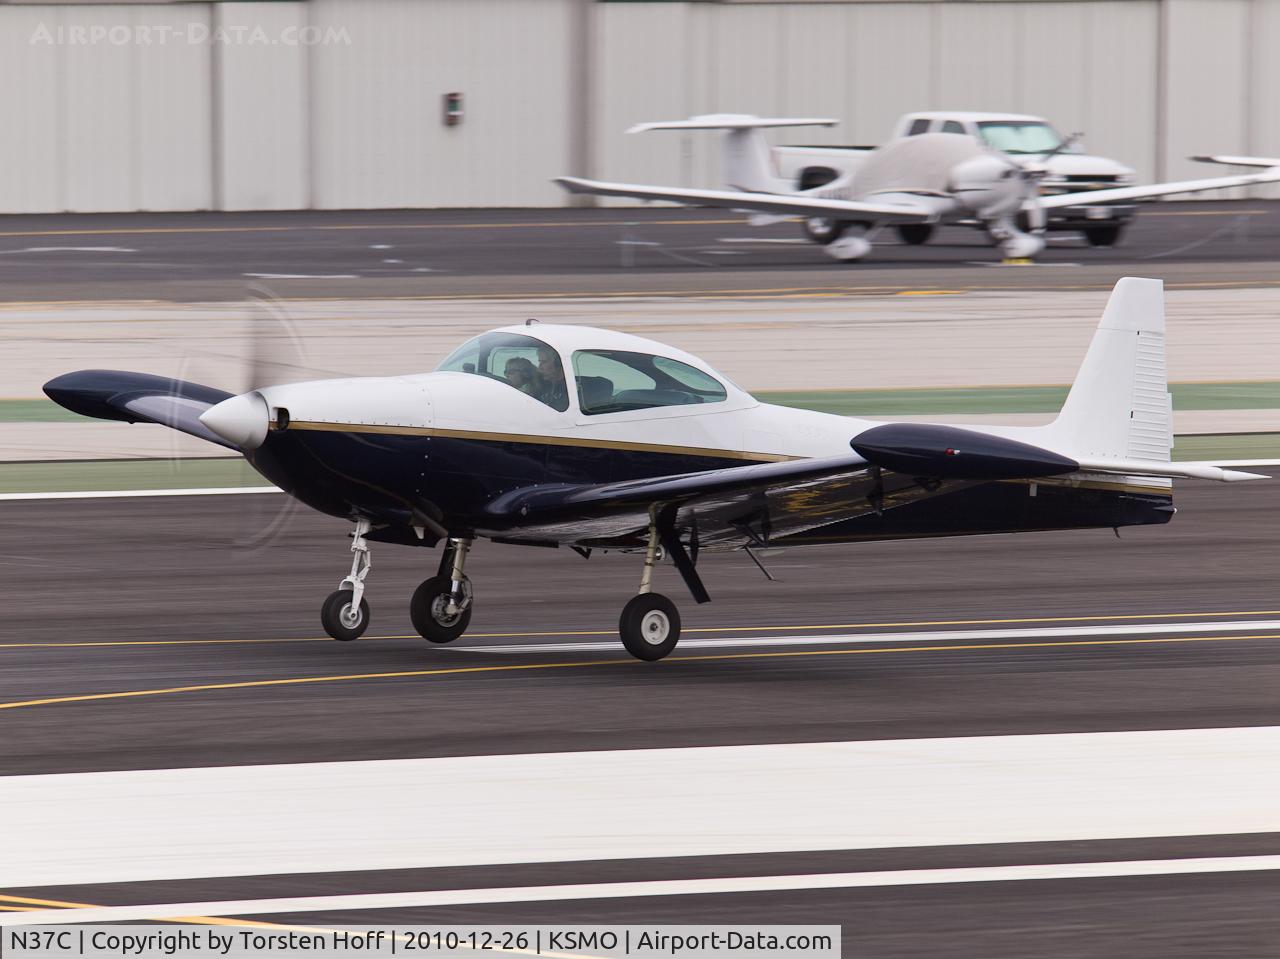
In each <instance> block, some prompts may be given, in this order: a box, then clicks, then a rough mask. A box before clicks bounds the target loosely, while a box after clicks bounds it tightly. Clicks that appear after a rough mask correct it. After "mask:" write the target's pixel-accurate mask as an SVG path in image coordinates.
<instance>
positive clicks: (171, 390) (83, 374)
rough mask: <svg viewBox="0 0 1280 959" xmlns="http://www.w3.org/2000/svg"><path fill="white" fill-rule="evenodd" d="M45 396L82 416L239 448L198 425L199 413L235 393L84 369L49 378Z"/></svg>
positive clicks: (141, 375)
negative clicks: (167, 430)
mask: <svg viewBox="0 0 1280 959" xmlns="http://www.w3.org/2000/svg"><path fill="white" fill-rule="evenodd" d="M44 392H45V395H46V396H48V397H49V399H51V400H53V401H54V402H55V403H57V404H58V405H59V406H62V407H64V408H66V409H69V410H71V412H73V413H79V414H80V415H81V416H92V417H94V418H96V419H100V420H118V421H120V422H124V423H158V424H159V425H161V426H168V427H170V428H171V429H175V430H178V431H180V432H183V433H189V434H190V435H192V436H196V437H199V438H200V439H202V440H208V441H209V442H210V443H217V444H218V445H219V446H226V447H229V448H230V449H236V447H234V446H232V445H231V444H230V443H228V442H227V441H226V440H224V439H223V438H222V437H220V436H218V435H217V434H215V433H213V432H212V431H211V430H210V429H209V428H208V427H207V426H205V425H204V424H203V423H201V422H200V414H201V413H203V412H205V411H206V410H208V409H209V408H210V407H212V406H215V405H217V404H218V403H221V402H222V401H223V400H226V399H230V398H231V395H232V394H230V393H227V392H226V391H224V390H218V389H214V388H213V387H212V386H201V385H200V384H199V383H188V382H186V381H185V380H171V379H169V378H168V377H165V376H153V375H151V374H150V373H126V372H123V371H121V370H80V371H79V372H77V373H65V374H63V375H62V376H59V377H55V378H54V379H52V380H50V381H49V382H48V383H46V384H45V385H44Z"/></svg>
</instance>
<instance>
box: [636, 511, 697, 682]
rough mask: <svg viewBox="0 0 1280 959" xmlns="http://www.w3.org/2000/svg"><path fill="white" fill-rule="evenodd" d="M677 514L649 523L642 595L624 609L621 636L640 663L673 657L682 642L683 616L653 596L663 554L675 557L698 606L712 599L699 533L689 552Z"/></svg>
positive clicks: (664, 599)
mask: <svg viewBox="0 0 1280 959" xmlns="http://www.w3.org/2000/svg"><path fill="white" fill-rule="evenodd" d="M675 519H676V517H675V510H674V508H671V507H668V508H666V509H663V510H660V511H658V512H657V513H656V514H655V515H654V516H653V518H652V519H651V520H650V523H649V543H648V546H647V548H646V549H645V554H644V572H643V573H642V574H641V576H640V592H639V595H637V596H634V597H632V599H631V601H630V602H629V603H627V605H626V606H624V607H623V608H622V617H621V619H619V621H618V632H619V634H621V636H622V645H623V646H625V647H626V649H627V652H629V653H630V654H631V655H632V656H634V657H636V659H644V660H648V661H650V662H652V661H654V660H658V659H662V657H664V656H666V655H667V654H669V653H670V652H671V651H672V650H673V649H675V648H676V643H678V642H679V641H680V613H679V611H678V610H677V609H676V604H675V603H673V602H671V600H669V599H667V597H665V596H663V595H661V594H659V593H655V592H652V584H653V567H654V566H655V565H656V563H657V561H658V559H659V557H660V555H661V554H662V553H663V552H666V553H669V554H670V555H671V560H672V562H674V563H675V567H676V570H677V571H678V572H679V573H680V577H681V578H682V579H683V580H684V583H685V585H686V586H687V587H689V592H690V594H692V596H693V599H694V601H695V602H698V603H709V602H711V597H710V596H709V595H708V594H707V588H706V587H705V586H704V585H703V584H702V577H701V576H699V575H698V570H697V567H696V565H695V564H696V562H697V558H698V532H697V527H696V525H695V526H694V527H693V528H692V529H691V530H690V541H689V548H688V549H686V548H685V544H684V543H683V542H681V540H680V536H679V534H678V533H677V532H676V524H675Z"/></svg>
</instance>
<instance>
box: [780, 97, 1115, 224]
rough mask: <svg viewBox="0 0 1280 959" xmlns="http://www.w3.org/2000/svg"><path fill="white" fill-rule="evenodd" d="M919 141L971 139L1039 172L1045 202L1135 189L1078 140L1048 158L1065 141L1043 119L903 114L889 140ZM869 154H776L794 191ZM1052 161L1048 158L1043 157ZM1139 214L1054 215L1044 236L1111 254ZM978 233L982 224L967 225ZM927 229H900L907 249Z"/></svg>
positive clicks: (824, 149) (865, 149) (1088, 210)
mask: <svg viewBox="0 0 1280 959" xmlns="http://www.w3.org/2000/svg"><path fill="white" fill-rule="evenodd" d="M922 133H958V134H963V135H966V136H971V137H973V138H974V139H976V140H978V141H979V142H981V143H983V144H984V145H985V146H988V147H991V148H992V149H995V150H1001V151H1003V152H1004V153H1007V154H1009V155H1010V156H1011V157H1014V158H1015V159H1017V160H1018V161H1019V162H1022V163H1027V164H1033V165H1043V166H1044V167H1045V169H1046V171H1047V172H1046V173H1045V176H1044V178H1043V179H1042V180H1041V181H1040V191H1041V193H1042V194H1044V195H1046V196H1050V195H1053V194H1058V193H1068V192H1078V191H1082V190H1106V189H1111V188H1113V187H1118V186H1126V185H1128V184H1130V183H1133V182H1134V171H1133V169H1132V168H1130V167H1127V166H1125V165H1124V164H1122V163H1117V162H1116V161H1115V160H1111V159H1108V158H1106V157H1100V156H1093V155H1091V154H1088V153H1085V152H1084V147H1083V146H1082V145H1081V144H1080V142H1079V141H1078V140H1077V141H1075V142H1073V143H1071V144H1069V145H1068V146H1067V147H1065V148H1063V149H1062V150H1061V151H1060V152H1058V153H1053V151H1054V150H1055V149H1057V148H1058V147H1059V145H1060V144H1061V143H1062V142H1063V140H1064V137H1063V136H1062V134H1060V133H1059V132H1058V131H1057V130H1056V129H1054V127H1053V126H1052V124H1050V123H1049V122H1048V121H1047V120H1045V119H1043V118H1041V117H1035V116H1027V115H1024V114H1018V113H975V112H959V111H927V112H922V113H907V114H904V115H903V116H902V117H901V118H899V120H898V122H897V124H896V125H895V127H894V131H893V137H892V139H899V138H901V137H912V136H919V135H920V134H922ZM873 149H875V148H874V147H870V146H855V147H831V146H783V147H777V148H776V155H777V158H778V163H779V167H780V170H781V172H782V174H783V175H784V176H788V177H791V178H793V179H794V181H795V183H796V187H797V189H801V190H807V189H812V188H813V187H817V186H821V185H822V184H824V183H828V182H830V181H831V180H834V179H836V178H837V177H839V176H842V175H844V174H846V173H850V172H856V170H857V167H858V166H859V165H860V163H861V161H862V160H863V159H865V157H866V155H867V154H868V153H870V152H871V151H872V150H873ZM1051 153H1053V155H1052V156H1049V154H1051ZM1136 212H1137V206H1136V204H1133V203H1125V204H1092V205H1090V204H1081V205H1079V206H1071V207H1065V208H1063V209H1058V210H1054V211H1052V212H1051V213H1050V214H1049V217H1048V222H1047V224H1046V227H1045V228H1046V229H1048V230H1056V231H1062V230H1074V231H1079V232H1080V233H1082V234H1083V235H1084V237H1085V239H1086V240H1088V242H1089V243H1090V244H1091V245H1092V246H1111V245H1113V244H1114V243H1116V242H1117V241H1118V240H1119V239H1120V236H1121V235H1122V233H1123V232H1124V228H1125V227H1126V226H1127V225H1128V223H1129V222H1130V221H1131V220H1132V219H1133V217H1134V214H1135V213H1136ZM973 225H975V226H979V225H980V224H977V223H975V224H973ZM933 229H934V228H933V227H932V226H927V225H918V224H913V225H909V226H903V227H900V228H899V229H898V232H899V234H900V235H901V236H902V239H903V240H904V241H905V242H907V243H913V244H918V243H925V242H927V241H928V239H929V238H930V236H932V233H933Z"/></svg>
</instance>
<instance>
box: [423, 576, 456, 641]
mask: <svg viewBox="0 0 1280 959" xmlns="http://www.w3.org/2000/svg"><path fill="white" fill-rule="evenodd" d="M462 583H463V592H464V593H466V597H467V599H468V600H470V599H471V580H469V579H464V580H463V581H462ZM452 585H453V584H452V583H451V582H450V580H449V577H448V576H432V577H431V578H430V579H428V580H425V581H424V582H423V583H422V585H420V586H419V587H418V588H417V589H415V590H414V591H413V599H411V600H409V618H410V619H412V620H413V628H414V629H416V630H417V631H418V634H419V635H420V636H421V637H422V638H423V639H425V640H429V641H430V642H433V643H451V642H453V641H454V640H455V639H457V638H458V637H459V636H461V635H462V634H463V633H465V632H466V631H467V626H469V625H470V624H471V603H470V602H468V603H467V608H466V609H464V610H462V611H461V612H457V613H454V614H453V615H449V614H448V613H447V612H446V611H445V609H446V607H447V606H448V605H449V592H450V590H451V589H452Z"/></svg>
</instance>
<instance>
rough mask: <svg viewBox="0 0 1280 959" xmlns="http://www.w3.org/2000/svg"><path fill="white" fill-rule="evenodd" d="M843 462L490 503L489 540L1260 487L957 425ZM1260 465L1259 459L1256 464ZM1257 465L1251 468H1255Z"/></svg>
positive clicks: (762, 466)
mask: <svg viewBox="0 0 1280 959" xmlns="http://www.w3.org/2000/svg"><path fill="white" fill-rule="evenodd" d="M851 446H852V448H853V452H852V453H850V454H847V455H843V456H836V457H824V458H816V459H798V460H789V461H785V462H780V463H759V464H753V465H750V466H733V467H728V468H726V469H719V470H710V471H706V472H701V473H684V474H680V475H677V476H661V477H655V478H653V479H640V480H627V481H624V482H619V483H603V484H587V485H574V484H544V485H541V486H536V487H532V488H529V487H526V488H524V489H520V490H516V491H513V492H511V493H507V494H504V495H502V496H499V497H498V498H496V499H494V500H493V501H492V502H491V503H490V504H489V505H488V507H487V509H486V513H487V514H488V517H489V522H488V523H487V524H485V526H486V529H485V530H484V532H485V533H486V535H495V536H497V537H499V538H502V539H505V540H515V541H524V542H557V543H572V544H576V545H595V546H603V547H610V548H618V547H630V546H637V545H640V544H641V543H642V542H643V538H644V535H645V533H646V531H647V529H648V527H649V524H650V523H651V522H652V521H653V518H654V517H657V516H660V515H666V516H667V517H668V522H669V523H670V524H671V525H672V528H674V529H676V530H679V531H683V532H687V533H689V534H690V536H691V537H696V540H697V542H698V543H699V544H700V546H701V548H704V549H712V550H724V549H736V548H739V547H742V546H767V545H770V544H772V543H777V542H778V541H783V540H785V538H786V537H788V536H792V535H795V534H798V533H802V532H805V531H807V530H812V529H817V528H819V527H822V526H827V525H830V524H832V523H837V522H842V521H844V520H848V519H853V518H856V517H858V516H862V515H865V514H867V513H878V512H884V511H888V510H892V509H896V508H898V507H900V506H903V505H905V504H908V503H914V502H918V501H920V500H923V499H927V498H929V497H932V496H938V495H941V494H944V493H950V492H952V491H954V490H957V489H960V488H962V487H965V486H971V485H975V484H978V483H986V482H992V481H999V480H1011V479H1039V478H1043V477H1049V476H1064V475H1067V474H1071V473H1078V472H1088V473H1104V474H1114V475H1124V476H1150V477H1163V478H1169V477H1180V478H1194V479H1210V480H1218V481H1221V482H1236V481H1240V480H1251V479H1265V478H1266V477H1264V476H1260V475H1258V474H1255V473H1247V472H1241V471H1239V470H1235V469H1230V468H1225V465H1230V466H1235V465H1239V464H1235V463H1232V464H1224V465H1217V464H1213V463H1207V462H1191V463H1188V462H1181V463H1168V462H1156V461H1143V460H1081V459H1074V458H1072V457H1068V456H1064V455H1062V454H1060V453H1056V452H1054V451H1052V450H1049V449H1044V448H1042V447H1038V446H1033V445H1030V444H1028V443H1022V442H1019V441H1017V440H1012V439H1008V438H1006V437H1000V436H992V435H990V434H986V433H979V432H977V431H975V430H970V429H965V428H962V427H953V426H942V425H936V424H925V423H887V424H884V425H881V426H877V427H873V428H872V429H870V430H866V431H864V432H863V433H861V434H859V435H858V436H857V437H855V438H854V439H853V440H852V441H851ZM1258 462H1259V463H1261V462H1263V461H1258ZM1251 465H1252V464H1251Z"/></svg>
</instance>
